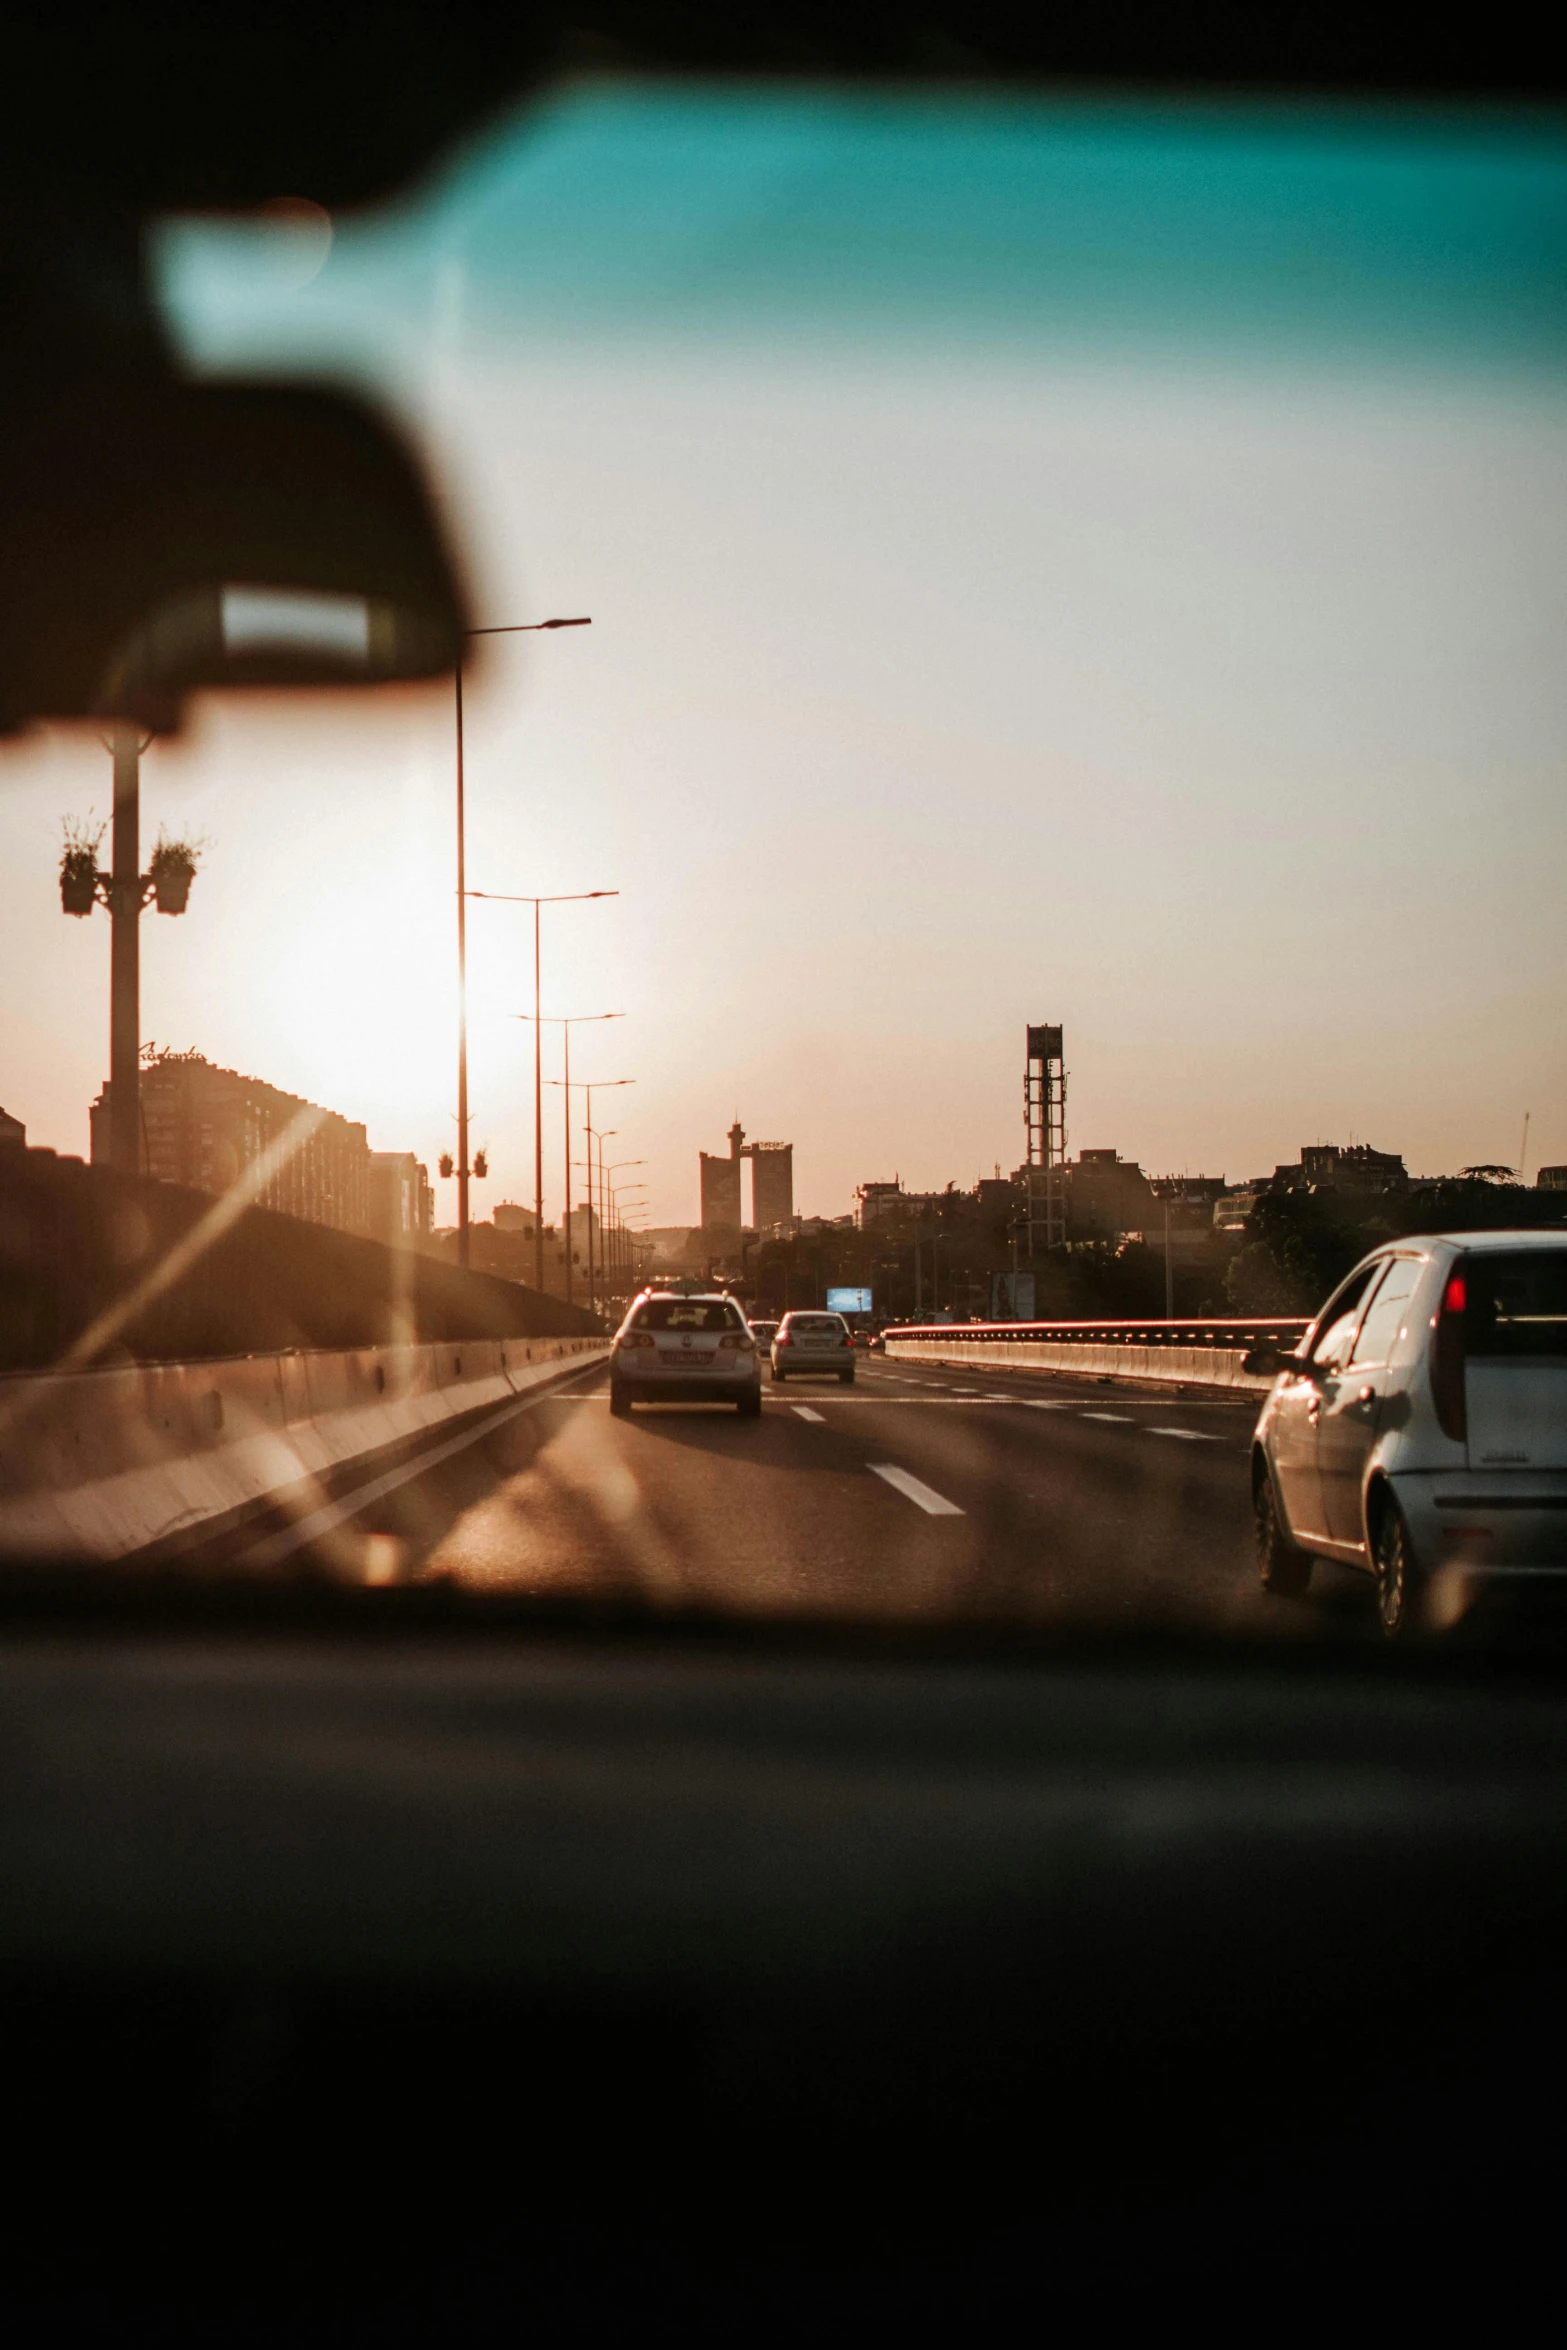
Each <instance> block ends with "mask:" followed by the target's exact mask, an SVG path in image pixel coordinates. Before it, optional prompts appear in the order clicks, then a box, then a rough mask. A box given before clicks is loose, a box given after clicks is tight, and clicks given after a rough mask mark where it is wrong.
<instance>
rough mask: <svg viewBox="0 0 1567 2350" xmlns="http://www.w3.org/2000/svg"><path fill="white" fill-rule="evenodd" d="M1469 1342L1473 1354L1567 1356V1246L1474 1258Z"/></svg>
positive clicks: (1466, 1339)
mask: <svg viewBox="0 0 1567 2350" xmlns="http://www.w3.org/2000/svg"><path fill="white" fill-rule="evenodd" d="M1467 1272H1468V1276H1469V1284H1468V1286H1469V1295H1468V1304H1467V1308H1466V1310H1465V1314H1464V1343H1465V1347H1466V1349H1467V1351H1468V1352H1469V1353H1470V1354H1472V1355H1503V1356H1508V1355H1512V1356H1516V1355H1567V1249H1529V1250H1524V1249H1519V1251H1518V1252H1517V1254H1516V1255H1511V1254H1509V1255H1501V1254H1498V1255H1496V1256H1480V1255H1478V1254H1476V1255H1474V1256H1472V1257H1471V1258H1470V1259H1469V1263H1468V1266H1467Z"/></svg>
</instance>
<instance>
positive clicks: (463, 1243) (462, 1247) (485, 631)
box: [452, 617, 593, 1267]
mask: <svg viewBox="0 0 1567 2350" xmlns="http://www.w3.org/2000/svg"><path fill="white" fill-rule="evenodd" d="M592 625H593V622H592V619H591V617H584V618H583V619H580V620H520V621H517V622H515V623H514V624H513V625H512V626H510V627H506V628H465V629H464V630H463V642H464V643H466V642H467V640H468V639H469V638H470V637H475V636H532V635H534V634H535V633H536V632H537V631H538V630H540V629H550V628H591V627H592ZM452 675H453V678H454V679H455V681H456V688H457V1261H458V1263H459V1264H460V1265H462V1266H464V1267H466V1265H467V1263H468V864H467V845H466V839H465V819H464V808H463V793H464V776H463V740H462V656H461V654H460V653H459V655H458V658H457V666H456V668H455V669H454V670H453V672H452Z"/></svg>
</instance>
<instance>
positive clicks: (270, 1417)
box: [0, 1337, 609, 1560]
mask: <svg viewBox="0 0 1567 2350" xmlns="http://www.w3.org/2000/svg"><path fill="white" fill-rule="evenodd" d="M608 1351H609V1342H608V1340H607V1339H604V1338H596V1337H595V1338H512V1339H501V1340H496V1339H483V1340H476V1341H460V1342H457V1343H445V1344H441V1345H434V1346H407V1347H365V1348H360V1349H357V1350H354V1351H352V1352H346V1353H326V1352H323V1353H319V1354H316V1353H299V1354H276V1355H248V1356H239V1357H233V1358H230V1359H228V1360H222V1361H216V1362H195V1363H142V1364H135V1365H127V1366H125V1367H121V1368H115V1369H112V1370H98V1371H70V1372H60V1373H47V1372H46V1373H41V1374H36V1375H34V1374H26V1373H23V1374H16V1375H12V1376H10V1377H6V1378H0V1557H10V1558H26V1559H46V1558H51V1557H59V1558H74V1559H82V1558H96V1559H105V1560H108V1559H116V1558H126V1557H129V1556H130V1555H131V1554H133V1553H134V1552H137V1551H142V1550H146V1549H148V1548H150V1547H152V1546H153V1545H161V1544H164V1543H167V1542H169V1541H170V1540H171V1539H173V1538H175V1537H178V1536H180V1535H184V1534H188V1533H190V1532H192V1531H193V1530H196V1529H199V1528H200V1527H201V1526H202V1525H204V1524H205V1523H207V1522H208V1521H217V1520H220V1519H222V1518H225V1517H228V1516H230V1515H231V1514H232V1513H233V1512H235V1511H238V1510H243V1509H244V1508H246V1507H247V1505H253V1504H261V1503H264V1502H265V1501H266V1500H267V1498H268V1496H269V1495H272V1494H275V1493H280V1492H283V1491H285V1490H287V1489H289V1488H293V1487H297V1486H299V1485H300V1484H301V1483H302V1482H303V1481H305V1480H308V1479H310V1478H313V1477H320V1476H322V1475H324V1474H325V1473H326V1472H328V1471H330V1470H334V1469H338V1468H341V1467H343V1466H345V1465H346V1464H347V1463H349V1462H352V1461H355V1460H359V1459H362V1458H364V1457H365V1456H366V1455H368V1454H371V1453H375V1452H380V1451H382V1450H384V1449H385V1448H386V1447H387V1446H388V1445H394V1444H398V1443H401V1442H405V1441H406V1440H408V1439H409V1438H413V1437H417V1436H419V1435H421V1434H422V1433H423V1432H424V1431H425V1430H427V1429H431V1428H435V1427H438V1426H439V1425H441V1423H443V1422H446V1421H451V1420H455V1419H458V1418H460V1417H461V1416H462V1415H463V1414H465V1413H467V1412H472V1411H477V1410H481V1409H483V1408H484V1407H485V1406H491V1407H493V1406H496V1405H499V1404H504V1403H505V1402H506V1401H507V1400H508V1398H510V1397H513V1396H523V1395H526V1394H527V1393H529V1392H530V1390H532V1389H535V1388H541V1387H545V1386H548V1385H549V1384H550V1383H551V1382H552V1381H555V1380H559V1379H561V1378H564V1377H568V1376H569V1375H570V1374H571V1373H572V1372H573V1371H577V1370H582V1369H586V1368H587V1367H588V1366H589V1365H590V1364H592V1363H594V1362H597V1361H601V1360H602V1359H603V1358H604V1357H605V1356H606V1355H607V1354H608Z"/></svg>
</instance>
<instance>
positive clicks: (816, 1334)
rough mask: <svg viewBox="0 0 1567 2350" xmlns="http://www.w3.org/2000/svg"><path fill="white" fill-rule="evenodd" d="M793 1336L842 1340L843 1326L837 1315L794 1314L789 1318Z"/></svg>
mask: <svg viewBox="0 0 1567 2350" xmlns="http://www.w3.org/2000/svg"><path fill="white" fill-rule="evenodd" d="M789 1329H790V1332H791V1334H792V1335H794V1336H798V1337H805V1338H841V1337H842V1336H843V1324H842V1323H841V1322H840V1321H839V1319H838V1317H837V1315H836V1314H792V1315H791V1316H790V1318H789Z"/></svg>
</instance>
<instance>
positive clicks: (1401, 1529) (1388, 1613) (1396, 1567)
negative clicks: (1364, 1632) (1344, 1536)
mask: <svg viewBox="0 0 1567 2350" xmlns="http://www.w3.org/2000/svg"><path fill="white" fill-rule="evenodd" d="M1371 1557H1372V1563H1373V1565H1374V1566H1375V1568H1376V1577H1377V1616H1378V1618H1379V1620H1380V1622H1381V1625H1382V1629H1383V1631H1384V1632H1385V1633H1386V1635H1387V1637H1388V1639H1389V1640H1413V1639H1416V1638H1418V1636H1419V1634H1420V1633H1421V1632H1423V1631H1424V1630H1425V1625H1426V1605H1425V1600H1426V1588H1425V1577H1424V1575H1423V1574H1422V1573H1421V1571H1420V1562H1419V1560H1418V1559H1417V1558H1416V1557H1415V1546H1414V1544H1413V1543H1412V1542H1411V1541H1410V1539H1409V1528H1408V1527H1407V1526H1406V1525H1405V1523H1404V1513H1403V1511H1402V1510H1401V1509H1400V1508H1399V1506H1398V1504H1397V1502H1396V1501H1392V1500H1389V1501H1387V1502H1385V1503H1384V1504H1383V1506H1382V1510H1381V1513H1380V1515H1379V1516H1378V1519H1377V1525H1376V1532H1375V1534H1374V1535H1373V1536H1372V1542H1371Z"/></svg>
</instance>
